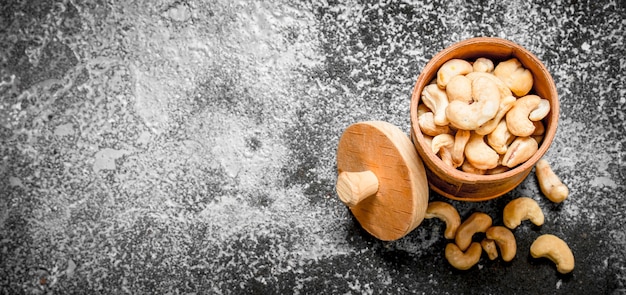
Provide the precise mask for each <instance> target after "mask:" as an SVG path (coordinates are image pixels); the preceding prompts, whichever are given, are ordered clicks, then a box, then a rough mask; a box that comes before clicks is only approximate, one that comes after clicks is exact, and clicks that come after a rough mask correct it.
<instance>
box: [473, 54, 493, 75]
mask: <svg viewBox="0 0 626 295" xmlns="http://www.w3.org/2000/svg"><path fill="white" fill-rule="evenodd" d="M493 67H494V66H493V61H491V60H490V59H488V58H484V57H479V58H477V59H476V61H474V64H473V65H472V68H473V70H474V72H483V73H490V72H491V71H493Z"/></svg>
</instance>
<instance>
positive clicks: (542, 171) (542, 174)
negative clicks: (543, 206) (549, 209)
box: [535, 159, 569, 203]
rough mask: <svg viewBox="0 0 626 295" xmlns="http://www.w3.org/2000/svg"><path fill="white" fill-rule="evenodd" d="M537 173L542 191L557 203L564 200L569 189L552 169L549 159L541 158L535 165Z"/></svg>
mask: <svg viewBox="0 0 626 295" xmlns="http://www.w3.org/2000/svg"><path fill="white" fill-rule="evenodd" d="M535 174H536V175H537V180H538V181H539V188H541V192H543V194H544V195H545V196H546V198H548V199H549V200H550V201H552V202H555V203H560V202H563V201H564V200H565V199H567V196H568V195H569V189H568V188H567V186H565V185H564V184H563V182H561V179H559V177H558V176H557V175H556V174H555V173H554V171H552V168H551V167H550V164H549V163H548V161H546V160H544V159H541V160H539V161H538V162H537V164H536V165H535Z"/></svg>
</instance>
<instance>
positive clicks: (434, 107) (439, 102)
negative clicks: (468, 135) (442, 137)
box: [422, 84, 449, 126]
mask: <svg viewBox="0 0 626 295" xmlns="http://www.w3.org/2000/svg"><path fill="white" fill-rule="evenodd" d="M422 101H423V102H424V104H425V105H426V106H427V107H428V108H429V109H430V110H431V111H432V112H433V114H434V115H435V124H437V125H440V126H444V125H448V123H449V122H448V118H447V117H446V109H447V108H448V95H447V94H446V91H445V90H441V89H439V87H437V85H434V84H431V85H427V86H426V87H424V90H423V91H422Z"/></svg>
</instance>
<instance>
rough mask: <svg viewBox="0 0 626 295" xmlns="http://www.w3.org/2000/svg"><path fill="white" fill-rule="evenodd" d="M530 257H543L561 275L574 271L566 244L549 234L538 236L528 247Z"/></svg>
mask: <svg viewBox="0 0 626 295" xmlns="http://www.w3.org/2000/svg"><path fill="white" fill-rule="evenodd" d="M530 255H532V257H533V258H541V257H545V258H548V259H550V260H552V262H554V263H555V264H556V270H557V271H558V272H560V273H562V274H566V273H570V272H571V271H572V270H574V254H573V253H572V249H570V248H569V246H568V245H567V243H566V242H565V241H563V240H562V239H560V238H559V237H557V236H555V235H551V234H544V235H541V236H539V237H538V238H537V239H535V241H534V242H533V243H532V245H530Z"/></svg>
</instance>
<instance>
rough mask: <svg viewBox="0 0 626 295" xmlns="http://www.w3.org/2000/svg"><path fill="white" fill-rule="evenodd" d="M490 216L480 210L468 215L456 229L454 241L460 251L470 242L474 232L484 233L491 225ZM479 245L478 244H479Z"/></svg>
mask: <svg viewBox="0 0 626 295" xmlns="http://www.w3.org/2000/svg"><path fill="white" fill-rule="evenodd" d="M491 223H492V220H491V217H490V216H489V215H487V214H485V213H482V212H474V213H472V215H470V217H468V218H467V219H466V220H465V221H463V223H461V225H459V228H458V229H457V230H456V237H455V239H454V241H455V242H456V245H457V246H459V249H461V251H465V250H466V249H467V247H469V246H470V244H471V243H472V237H473V236H474V234H475V233H478V232H480V233H484V232H485V231H486V230H487V229H488V228H489V227H491ZM479 246H480V245H479Z"/></svg>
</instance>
